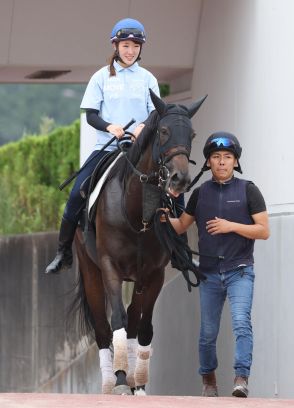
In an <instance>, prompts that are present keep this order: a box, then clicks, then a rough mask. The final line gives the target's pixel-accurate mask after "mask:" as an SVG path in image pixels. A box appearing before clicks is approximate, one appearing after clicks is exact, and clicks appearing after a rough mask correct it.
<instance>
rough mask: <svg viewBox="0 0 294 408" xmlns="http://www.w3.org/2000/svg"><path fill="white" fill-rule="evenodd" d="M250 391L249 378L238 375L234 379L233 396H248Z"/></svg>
mask: <svg viewBox="0 0 294 408" xmlns="http://www.w3.org/2000/svg"><path fill="white" fill-rule="evenodd" d="M248 393H249V391H248V378H247V377H239V376H237V377H236V378H235V381H234V388H233V392H232V395H233V397H241V398H247V396H248Z"/></svg>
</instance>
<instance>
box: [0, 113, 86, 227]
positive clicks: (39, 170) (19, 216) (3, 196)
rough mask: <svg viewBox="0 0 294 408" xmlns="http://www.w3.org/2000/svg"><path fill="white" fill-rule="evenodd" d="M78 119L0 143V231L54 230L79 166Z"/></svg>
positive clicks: (57, 225)
mask: <svg viewBox="0 0 294 408" xmlns="http://www.w3.org/2000/svg"><path fill="white" fill-rule="evenodd" d="M79 135H80V122H79V121H76V122H74V123H73V124H72V125H71V126H67V127H61V128H57V129H56V130H54V131H53V132H52V133H50V134H49V135H46V136H26V137H25V138H23V139H21V140H20V141H18V142H13V143H9V144H6V145H4V146H2V147H0V215H1V223H0V234H16V233H29V232H39V231H50V230H57V229H58V228H59V223H60V219H61V216H62V213H63V209H64V205H65V202H66V200H67V197H68V193H69V190H70V188H71V185H70V186H68V187H67V188H65V189H64V190H63V191H62V192H61V191H60V190H59V189H58V186H59V184H61V183H62V182H63V181H64V180H65V179H66V178H67V177H68V176H69V175H70V174H72V173H73V172H74V171H75V170H77V169H78V168H79Z"/></svg>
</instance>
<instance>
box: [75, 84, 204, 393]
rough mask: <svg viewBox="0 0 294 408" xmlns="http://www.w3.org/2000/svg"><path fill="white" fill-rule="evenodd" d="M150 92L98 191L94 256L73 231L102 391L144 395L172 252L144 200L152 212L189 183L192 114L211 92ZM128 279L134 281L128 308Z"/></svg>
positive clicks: (81, 298)
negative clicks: (148, 105)
mask: <svg viewBox="0 0 294 408" xmlns="http://www.w3.org/2000/svg"><path fill="white" fill-rule="evenodd" d="M150 94H151V99H152V101H153V104H154V106H155V110H154V111H153V112H152V113H151V114H150V116H149V118H148V119H147V121H146V125H145V127H144V129H143V130H142V132H141V134H140V135H139V136H138V138H137V139H136V140H135V142H134V143H133V144H132V146H131V147H129V148H128V151H127V153H125V154H122V156H121V157H119V158H118V160H117V162H116V163H115V165H114V166H113V168H112V169H111V171H110V173H109V175H108V177H107V182H106V183H105V185H104V187H103V189H102V191H101V192H100V196H99V200H98V203H97V206H96V209H95V214H94V216H93V222H94V228H95V231H96V248H95V251H96V255H97V256H96V257H95V256H94V257H93V255H91V253H90V251H89V248H88V246H87V244H86V243H85V241H84V239H83V233H82V230H81V228H78V230H77V232H76V236H75V247H76V253H77V257H78V263H79V290H78V294H77V298H76V301H78V302H79V306H80V308H81V309H80V310H82V311H83V319H84V324H85V325H86V327H87V328H88V329H92V330H93V331H94V334H95V339H96V343H97V346H98V349H99V358H100V368H101V373H102V393H106V394H107V393H113V394H130V395H131V394H137V395H145V385H146V384H147V382H148V380H149V378H148V377H149V362H150V356H151V352H152V349H151V340H152V337H153V327H152V314H153V309H154V305H155V302H156V299H157V297H158V295H159V293H160V291H161V289H162V286H163V283H164V270H165V267H166V265H167V264H168V262H169V260H170V254H168V253H167V252H166V251H164V250H163V248H162V247H161V245H160V243H159V240H158V238H157V236H156V234H155V232H154V228H153V227H152V215H151V216H150V215H149V216H147V220H146V217H145V215H146V208H145V207H146V206H145V204H146V202H145V201H146V197H148V196H150V195H151V196H152V197H153V200H151V202H152V203H153V204H152V203H151V210H150V208H149V209H148V211H147V213H148V212H149V213H150V211H151V214H154V212H155V211H156V208H157V207H158V206H160V199H158V197H161V196H162V194H165V195H167V196H169V197H172V196H174V197H176V196H178V195H179V194H180V193H183V192H185V191H186V189H187V187H188V186H189V183H190V175H189V157H190V153H191V147H192V140H193V138H194V136H195V133H194V131H193V128H192V124H191V117H192V116H193V115H194V114H195V113H196V112H197V111H198V109H199V108H200V106H201V105H202V103H203V101H204V99H205V98H206V97H204V98H202V99H200V100H199V101H197V102H194V103H193V104H191V106H190V107H186V106H183V105H177V104H166V103H165V102H164V101H163V100H162V99H161V98H159V97H158V96H157V95H156V94H154V93H153V92H152V90H150ZM150 192H151V193H150ZM154 197H155V199H154ZM149 204H150V203H149ZM147 207H148V203H147ZM149 207H150V205H149ZM123 281H131V282H134V288H133V293H132V299H131V303H130V305H129V306H128V308H127V311H126V309H125V306H124V302H123V296H122V284H123ZM108 302H109V304H110V308H111V318H110V319H108V310H107V304H108ZM109 320H110V321H109Z"/></svg>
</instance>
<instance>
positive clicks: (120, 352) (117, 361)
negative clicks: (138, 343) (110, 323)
mask: <svg viewBox="0 0 294 408" xmlns="http://www.w3.org/2000/svg"><path fill="white" fill-rule="evenodd" d="M112 342H113V349H114V355H113V371H114V373H115V372H116V371H118V370H122V371H124V372H126V373H127V372H128V348H127V333H126V331H125V329H119V330H115V331H114V332H113V341H112Z"/></svg>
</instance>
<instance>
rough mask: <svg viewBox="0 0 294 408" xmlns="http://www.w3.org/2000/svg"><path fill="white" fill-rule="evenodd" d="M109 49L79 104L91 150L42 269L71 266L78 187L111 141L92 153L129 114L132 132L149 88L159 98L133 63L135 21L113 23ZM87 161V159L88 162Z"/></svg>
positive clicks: (138, 42) (137, 44)
mask: <svg viewBox="0 0 294 408" xmlns="http://www.w3.org/2000/svg"><path fill="white" fill-rule="evenodd" d="M110 40H111V43H112V44H113V48H114V53H113V55H112V57H111V60H110V65H108V66H105V67H103V68H101V69H100V70H99V71H97V72H96V73H95V74H94V75H93V76H92V77H91V79H90V81H89V83H88V86H87V88H86V91H85V94H84V97H83V100H82V103H81V108H82V109H85V111H86V117H87V122H88V123H89V124H90V125H91V126H93V127H94V128H95V129H96V130H97V143H96V145H95V151H94V152H93V153H92V154H91V155H90V156H89V157H88V159H87V161H86V163H87V162H89V163H88V164H87V165H86V166H85V167H83V169H82V171H81V172H80V173H79V175H78V177H77V178H76V181H75V184H74V186H73V189H72V191H71V193H70V196H69V199H68V202H67V204H66V207H65V210H64V213H63V217H62V221H61V227H60V232H59V242H58V248H57V254H56V256H55V258H54V260H53V261H52V262H51V263H50V264H49V265H48V266H47V268H46V272H45V273H54V274H56V273H59V272H61V271H63V270H65V269H68V268H70V267H71V266H72V261H73V256H72V242H73V238H74V234H75V230H76V227H77V224H78V221H79V217H80V213H81V210H82V209H83V207H84V206H85V201H84V199H83V198H82V197H81V195H80V185H81V184H82V182H83V181H84V180H85V179H86V178H87V177H88V176H89V175H90V174H92V172H93V170H94V168H95V166H96V164H97V163H98V162H99V160H100V159H101V158H102V157H103V155H105V154H106V153H107V151H111V150H114V149H115V148H116V144H111V145H110V146H108V148H107V151H105V150H106V149H105V150H103V151H101V152H100V154H98V155H97V157H96V158H95V159H93V160H91V158H92V157H93V155H96V154H97V150H98V151H99V150H101V148H102V147H103V146H104V145H105V144H106V143H107V142H108V141H109V140H110V139H111V138H112V137H113V135H114V136H116V137H117V138H118V139H119V138H121V137H123V135H124V129H123V126H124V125H125V124H126V123H128V122H129V121H130V119H131V118H134V119H135V120H136V122H135V124H134V125H133V126H132V127H131V128H130V130H131V131H132V132H133V133H134V134H135V135H136V136H138V134H139V133H140V131H141V130H142V127H143V126H144V124H143V123H142V122H143V121H144V120H145V119H147V117H148V115H149V114H150V113H151V111H152V110H154V106H153V103H152V101H151V98H150V94H149V88H150V89H152V90H153V91H154V92H155V93H156V94H157V95H158V96H159V87H158V82H157V80H156V78H155V77H154V76H153V75H152V74H151V73H150V72H149V71H147V70H146V69H144V68H142V67H140V66H139V64H138V62H137V61H138V60H140V55H141V51H142V46H143V43H145V41H146V36H145V29H144V26H143V25H142V24H141V23H140V22H139V21H137V20H134V19H131V18H125V19H123V20H120V21H118V22H117V23H116V24H115V26H114V27H113V29H112V32H111V38H110ZM90 160H91V161H90Z"/></svg>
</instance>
